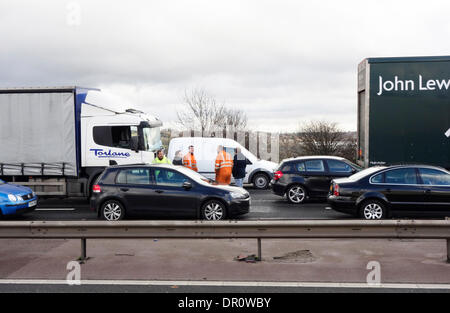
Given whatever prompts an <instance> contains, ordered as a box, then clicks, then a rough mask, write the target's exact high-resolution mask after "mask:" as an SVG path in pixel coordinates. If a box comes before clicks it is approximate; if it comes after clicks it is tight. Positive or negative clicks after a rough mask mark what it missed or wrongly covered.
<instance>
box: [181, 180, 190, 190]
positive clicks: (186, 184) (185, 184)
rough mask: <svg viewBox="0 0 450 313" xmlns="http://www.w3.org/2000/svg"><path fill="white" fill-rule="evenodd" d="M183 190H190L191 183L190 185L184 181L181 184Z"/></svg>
mask: <svg viewBox="0 0 450 313" xmlns="http://www.w3.org/2000/svg"><path fill="white" fill-rule="evenodd" d="M183 188H184V189H186V190H189V189H191V188H192V183H191V182H188V181H185V182H184V183H183Z"/></svg>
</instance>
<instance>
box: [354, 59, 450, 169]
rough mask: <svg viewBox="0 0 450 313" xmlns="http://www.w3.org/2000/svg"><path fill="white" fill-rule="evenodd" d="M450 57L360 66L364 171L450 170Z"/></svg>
mask: <svg viewBox="0 0 450 313" xmlns="http://www.w3.org/2000/svg"><path fill="white" fill-rule="evenodd" d="M449 88H450V56H434V57H396V58H367V59H365V60H363V61H362V62H361V63H360V64H359V66H358V151H357V153H358V155H357V161H358V163H359V164H360V165H361V166H364V167H369V166H374V165H395V164H412V163H426V164H430V165H436V166H441V167H444V168H446V169H450V138H449V137H450V90H449Z"/></svg>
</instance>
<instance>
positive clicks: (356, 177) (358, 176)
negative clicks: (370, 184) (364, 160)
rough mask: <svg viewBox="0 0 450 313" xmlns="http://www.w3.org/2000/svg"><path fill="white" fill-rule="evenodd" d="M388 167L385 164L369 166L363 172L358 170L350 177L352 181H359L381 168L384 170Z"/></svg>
mask: <svg viewBox="0 0 450 313" xmlns="http://www.w3.org/2000/svg"><path fill="white" fill-rule="evenodd" d="M384 168H386V167H385V166H374V167H369V168H366V169H365V170H362V171H361V172H358V173H356V174H353V175H352V176H350V177H349V178H348V179H349V180H351V181H357V180H360V179H361V178H363V177H366V176H368V175H371V174H373V173H375V172H377V171H379V170H382V169H384Z"/></svg>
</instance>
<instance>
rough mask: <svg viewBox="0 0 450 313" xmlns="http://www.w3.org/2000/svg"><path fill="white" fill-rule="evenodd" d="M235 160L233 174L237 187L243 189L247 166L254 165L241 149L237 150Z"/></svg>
mask: <svg viewBox="0 0 450 313" xmlns="http://www.w3.org/2000/svg"><path fill="white" fill-rule="evenodd" d="M235 151H236V153H235V154H234V160H233V170H232V174H233V177H234V181H235V183H236V186H238V187H242V186H243V184H244V177H245V168H246V167H247V164H252V163H251V162H250V161H249V160H248V159H247V158H246V157H245V156H244V155H243V154H242V153H241V149H240V148H236V150H235Z"/></svg>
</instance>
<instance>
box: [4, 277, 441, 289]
mask: <svg viewBox="0 0 450 313" xmlns="http://www.w3.org/2000/svg"><path fill="white" fill-rule="evenodd" d="M80 282H81V285H119V286H125V285H128V286H132V285H135V286H166V285H167V286H173V285H176V286H219V287H225V286H232V287H309V288H379V289H383V288H391V289H449V290H450V284H411V283H385V284H367V283H315V282H305V283H303V282H247V281H172V280H81V281H80ZM0 284H2V285H7V284H10V285H14V284H15V285H66V284H67V281H66V280H40V279H0Z"/></svg>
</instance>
